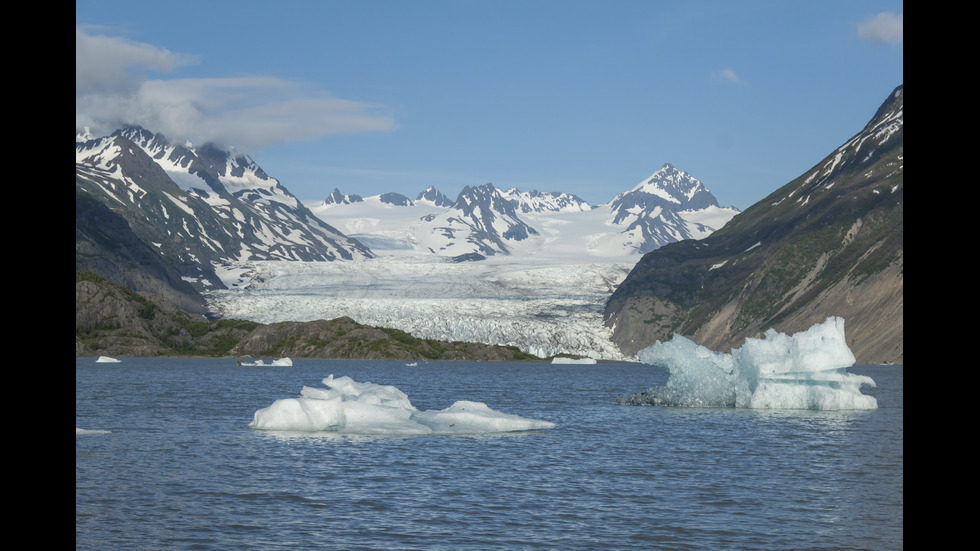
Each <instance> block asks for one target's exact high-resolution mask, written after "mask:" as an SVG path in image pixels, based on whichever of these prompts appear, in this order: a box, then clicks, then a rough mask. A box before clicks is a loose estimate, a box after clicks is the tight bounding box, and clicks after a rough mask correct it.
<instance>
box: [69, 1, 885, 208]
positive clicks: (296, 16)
mask: <svg viewBox="0 0 980 551" xmlns="http://www.w3.org/2000/svg"><path fill="white" fill-rule="evenodd" d="M902 13H903V4H902V2H901V1H877V0H824V1H820V2H803V1H785V0H778V1H777V0H773V1H748V0H746V1H738V0H728V1H696V0H693V1H692V0H689V1H669V0H662V1H661V0H636V1H634V0H603V1H597V0H589V1H584V0H523V1H513V0H401V1H394V0H360V1H354V0H350V1H340V0H321V1H314V0H309V1H301V0H292V1H284V2H270V1H263V2H258V1H252V0H237V1H234V2H226V1H219V0H210V1H205V2H200V1H194V2H189V1H184V0H172V1H168V2H166V3H163V4H161V3H157V2H152V3H151V2H132V1H116V0H77V1H76V2H75V25H76V29H75V35H76V58H75V61H76V64H75V110H76V112H75V118H76V128H81V127H82V126H88V127H89V128H91V129H92V131H93V132H96V133H109V132H111V131H112V130H113V129H114V128H116V127H118V126H119V125H121V124H122V123H135V124H141V125H143V126H145V127H146V128H147V129H149V130H153V131H156V132H162V133H164V134H165V135H167V136H168V137H169V138H171V139H180V140H185V139H186V140H190V141H192V142H194V143H202V142H205V141H213V142H216V143H219V144H222V145H225V146H234V147H236V148H237V149H239V150H240V151H242V152H245V153H248V154H249V155H250V156H251V157H252V158H253V159H255V161H256V162H257V163H258V164H259V165H260V166H262V167H263V168H264V169H265V170H266V172H268V173H269V174H270V175H271V176H273V177H275V178H277V179H279V180H280V182H281V183H282V184H283V185H284V186H286V188H288V189H289V190H290V191H291V192H292V193H293V194H294V195H296V196H298V197H299V198H301V199H322V198H324V197H326V195H327V194H329V193H330V192H331V191H332V190H333V189H334V188H339V189H340V190H341V191H342V192H343V193H356V194H359V195H362V196H369V195H376V194H379V193H384V192H390V191H394V192H399V193H403V194H405V195H408V196H410V197H413V198H414V197H415V195H417V194H418V193H419V192H420V191H422V190H423V189H425V188H426V187H427V186H429V185H434V186H435V187H437V188H439V189H440V190H441V191H442V192H443V193H445V194H446V195H448V196H450V197H455V196H456V194H457V193H459V191H460V190H461V189H462V188H463V186H465V185H481V184H484V183H487V182H492V183H493V184H494V185H495V186H497V187H498V188H502V189H506V188H510V187H518V188H520V189H522V190H524V191H529V190H532V189H537V190H539V191H565V192H568V193H574V194H576V195H578V196H579V197H581V198H583V199H585V200H586V201H589V202H590V203H592V204H601V203H604V202H607V201H609V200H610V199H612V198H613V197H614V196H615V195H616V194H618V193H620V192H623V191H626V190H628V189H630V188H632V187H633V186H634V185H636V184H637V183H639V182H640V181H641V180H643V179H644V178H646V177H647V176H649V175H650V174H652V173H653V172H655V171H656V170H657V169H659V168H660V167H661V166H662V165H663V164H664V163H667V162H669V163H671V164H673V165H674V166H675V167H677V168H678V169H680V170H684V171H687V172H689V173H690V174H691V175H692V176H694V177H695V178H698V179H699V180H701V181H702V182H704V184H705V185H706V186H707V187H708V188H709V189H710V190H711V191H712V193H714V195H715V196H716V197H717V198H718V200H719V202H720V203H721V204H722V205H724V206H729V205H731V206H735V207H738V208H740V209H743V210H744V209H745V208H748V207H749V206H751V205H752V204H753V203H755V202H757V201H759V200H760V199H762V198H763V197H765V196H766V195H767V194H769V193H770V192H772V191H774V190H775V189H776V188H778V187H780V186H782V185H783V184H785V183H787V182H789V181H790V180H792V179H793V178H795V177H797V176H799V175H800V174H802V173H803V172H805V171H806V170H807V169H809V168H810V167H812V166H813V165H815V164H817V163H818V162H819V161H820V160H821V159H822V158H823V157H824V156H826V155H827V154H829V153H831V152H832V151H833V149H834V148H836V147H837V146H839V145H841V144H842V143H843V142H844V141H846V140H847V139H848V138H850V137H851V136H853V135H854V134H855V133H857V132H859V131H860V130H861V128H862V127H863V126H864V124H865V123H866V122H868V120H869V119H870V118H871V116H872V115H873V114H874V112H875V110H876V109H877V108H878V106H879V105H881V103H882V102H883V101H884V100H885V99H886V97H887V96H888V95H889V93H890V92H891V91H892V90H893V89H894V88H895V87H896V86H898V85H899V84H902V83H903V78H904V75H903V47H904V46H903V34H902V33H903V23H902Z"/></svg>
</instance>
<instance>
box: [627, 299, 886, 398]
mask: <svg viewBox="0 0 980 551" xmlns="http://www.w3.org/2000/svg"><path fill="white" fill-rule="evenodd" d="M639 357H640V361H642V362H644V363H648V364H654V365H660V366H664V367H666V368H667V369H668V370H669V371H670V376H669V378H668V379H667V383H666V384H665V385H662V386H655V387H651V388H650V389H648V390H647V391H646V392H643V393H640V394H636V395H633V396H626V397H622V398H620V399H619V400H618V402H620V403H625V404H643V405H661V406H680V407H739V408H757V409H774V408H780V409H816V410H842V409H876V408H877V407H878V402H877V400H875V398H874V397H873V396H868V395H866V394H862V393H861V386H862V385H869V386H872V387H873V386H875V382H874V381H873V380H872V379H871V378H870V377H866V376H862V375H855V374H853V373H848V372H847V371H846V368H847V367H850V366H851V365H853V364H854V354H853V353H852V352H851V350H850V348H848V347H847V343H846V341H845V339H844V319H843V318H838V317H829V318H827V320H826V321H825V322H823V323H819V324H816V325H814V326H813V327H811V328H810V329H808V330H806V331H803V332H800V333H796V334H794V335H792V336H790V335H786V334H783V333H778V332H776V331H775V330H773V329H770V330H768V331H767V332H766V333H765V335H764V337H763V338H761V339H746V340H745V343H744V344H743V345H742V347H741V348H738V349H735V350H732V353H731V354H724V353H720V352H714V351H711V350H708V349H707V348H705V347H703V346H700V345H697V344H695V343H694V342H692V341H690V340H689V339H686V338H684V337H682V336H680V335H674V337H673V338H672V339H671V340H670V341H668V342H666V343H661V342H659V341H658V342H657V343H656V344H654V345H653V346H650V347H648V348H645V349H643V350H641V351H640V354H639Z"/></svg>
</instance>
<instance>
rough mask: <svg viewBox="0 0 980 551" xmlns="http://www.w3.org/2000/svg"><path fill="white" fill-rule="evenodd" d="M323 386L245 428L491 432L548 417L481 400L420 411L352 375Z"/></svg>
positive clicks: (534, 424)
mask: <svg viewBox="0 0 980 551" xmlns="http://www.w3.org/2000/svg"><path fill="white" fill-rule="evenodd" d="M323 384H324V385H325V386H326V388H320V387H303V389H302V391H301V392H300V396H299V397H298V398H283V399H280V400H276V401H275V402H273V403H272V405H270V406H268V407H266V408H262V409H260V410H258V411H256V412H255V414H254V416H253V419H252V422H251V423H250V424H249V425H248V426H249V428H253V429H260V430H275V431H295V432H322V431H329V432H337V433H343V434H358V435H394V436H410V435H421V434H489V433H498V432H514V431H528V430H537V429H550V428H553V427H554V426H555V424H554V423H552V422H550V421H541V420H536V419H528V418H525V417H521V416H519V415H513V414H509V413H502V412H499V411H495V410H493V409H491V408H490V407H489V406H488V405H486V404H484V403H482V402H471V401H465V400H461V401H457V402H456V403H454V404H453V405H452V406H450V407H448V408H446V409H443V410H434V411H420V410H418V409H416V408H415V406H413V405H412V403H411V401H410V400H409V399H408V396H407V395H406V394H405V393H404V392H402V391H401V390H399V389H397V388H395V387H394V386H391V385H379V384H375V383H371V382H358V381H355V380H353V379H351V378H350V377H346V376H345V377H338V378H336V379H335V378H334V376H333V375H330V376H329V377H327V378H325V379H323Z"/></svg>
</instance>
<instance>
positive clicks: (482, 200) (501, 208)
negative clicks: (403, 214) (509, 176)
mask: <svg viewBox="0 0 980 551" xmlns="http://www.w3.org/2000/svg"><path fill="white" fill-rule="evenodd" d="M412 233H413V235H414V241H415V242H416V243H417V244H419V246H420V247H422V248H423V249H424V250H429V251H430V252H433V253H436V254H438V255H440V256H458V255H461V254H470V253H478V254H481V255H487V256H490V255H495V254H509V253H510V247H512V246H513V245H514V244H515V243H518V242H520V241H524V240H526V239H527V238H528V237H530V236H532V235H537V233H538V232H537V230H535V229H534V228H532V227H531V226H529V225H528V224H527V223H526V222H524V221H523V220H521V218H520V217H519V216H518V215H517V211H516V210H515V208H514V203H513V202H511V201H510V200H508V199H506V198H505V197H504V196H503V195H502V194H501V193H500V191H499V190H497V188H495V187H493V184H484V185H482V186H479V187H470V186H466V187H464V188H463V191H461V192H460V193H459V197H457V198H456V202H455V203H454V204H453V206H452V207H450V208H449V209H446V210H445V211H443V212H440V213H435V214H429V215H426V216H424V217H422V218H421V219H420V220H419V221H418V222H417V223H416V224H414V225H413V226H412Z"/></svg>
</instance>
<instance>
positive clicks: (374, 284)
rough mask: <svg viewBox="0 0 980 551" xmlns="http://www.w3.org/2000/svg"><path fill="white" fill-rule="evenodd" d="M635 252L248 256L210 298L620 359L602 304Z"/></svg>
mask: <svg viewBox="0 0 980 551" xmlns="http://www.w3.org/2000/svg"><path fill="white" fill-rule="evenodd" d="M637 259H638V257H636V256H633V257H632V258H615V259H605V260H601V261H600V260H596V259H595V258H585V259H583V260H582V261H581V262H578V263H576V262H571V261H567V260H566V261H557V260H554V259H542V258H540V257H534V256H530V257H526V256H522V257H521V258H515V257H512V256H502V255H499V256H494V257H490V258H488V259H487V260H484V261H480V262H461V263H453V262H449V261H447V260H446V259H445V258H443V257H438V256H435V255H420V254H411V253H407V252H406V253H404V254H388V255H384V256H381V255H379V257H378V258H375V259H372V260H364V261H356V262H278V261H267V262H253V263H242V264H235V265H226V266H223V267H221V271H220V273H219V275H220V276H221V277H222V280H223V281H224V282H225V285H227V286H228V290H220V291H215V292H212V293H210V294H209V296H208V299H209V301H210V302H211V304H212V308H214V309H215V310H216V311H217V312H218V313H219V314H220V315H222V316H223V317H226V318H235V319H247V320H252V321H257V322H260V323H273V322H280V321H313V320H317V319H334V318H337V317H341V316H349V317H350V318H352V319H354V320H355V321H357V322H359V323H364V324H368V325H375V326H381V327H393V328H397V329H401V330H403V331H406V332H408V333H410V334H412V335H414V336H416V337H419V338H430V339H438V340H447V341H467V342H482V343H488V344H497V345H512V346H517V347H518V348H520V349H521V350H523V351H525V352H529V353H531V354H535V355H538V356H551V355H554V354H557V353H562V352H564V353H570V354H580V355H583V356H588V357H591V358H595V359H624V358H623V357H622V354H621V353H620V352H619V350H618V348H617V347H616V346H615V345H614V344H613V343H612V342H611V341H610V335H611V331H610V330H609V329H608V328H606V327H605V326H603V324H602V311H603V308H604V307H605V302H606V300H607V299H608V297H609V295H610V294H611V293H612V291H613V290H614V289H615V288H616V286H618V285H619V283H621V282H622V280H623V279H624V278H625V277H626V275H627V274H628V273H629V271H630V270H631V269H632V268H633V265H634V264H635V263H636V260H637Z"/></svg>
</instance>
